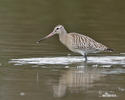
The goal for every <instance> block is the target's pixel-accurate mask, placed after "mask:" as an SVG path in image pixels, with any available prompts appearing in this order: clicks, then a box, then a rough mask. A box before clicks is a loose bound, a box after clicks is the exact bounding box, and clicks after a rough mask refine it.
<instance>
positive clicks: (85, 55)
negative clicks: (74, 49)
mask: <svg viewBox="0 0 125 100" xmlns="http://www.w3.org/2000/svg"><path fill="white" fill-rule="evenodd" d="M84 57H85V61H87V54H86V53H84Z"/></svg>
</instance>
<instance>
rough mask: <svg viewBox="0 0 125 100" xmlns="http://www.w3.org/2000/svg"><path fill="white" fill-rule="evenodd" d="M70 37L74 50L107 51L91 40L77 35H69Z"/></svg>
mask: <svg viewBox="0 0 125 100" xmlns="http://www.w3.org/2000/svg"><path fill="white" fill-rule="evenodd" d="M69 35H70V36H71V37H72V46H73V47H74V48H75V49H83V50H85V49H94V50H102V51H103V50H105V49H107V47H106V46H104V45H102V44H101V43H98V42H96V41H95V40H93V39H92V38H90V37H88V36H85V35H81V34H78V33H69Z"/></svg>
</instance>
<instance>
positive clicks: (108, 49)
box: [105, 48, 114, 52]
mask: <svg viewBox="0 0 125 100" xmlns="http://www.w3.org/2000/svg"><path fill="white" fill-rule="evenodd" d="M105 51H106V52H112V51H114V50H113V49H111V48H107V49H106V50H105Z"/></svg>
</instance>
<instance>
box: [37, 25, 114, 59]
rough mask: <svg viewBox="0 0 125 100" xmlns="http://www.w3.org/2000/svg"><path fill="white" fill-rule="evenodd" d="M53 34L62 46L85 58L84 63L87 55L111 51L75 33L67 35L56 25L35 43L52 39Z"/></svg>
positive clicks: (62, 28)
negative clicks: (57, 36) (56, 35)
mask: <svg viewBox="0 0 125 100" xmlns="http://www.w3.org/2000/svg"><path fill="white" fill-rule="evenodd" d="M55 34H58V35H59V40H60V42H61V43H62V44H64V45H65V46H66V47H67V48H68V49H69V50H71V51H72V52H75V53H79V54H81V55H83V56H84V57H85V61H87V54H88V53H98V52H111V51H113V50H112V49H110V48H108V47H107V46H105V45H103V44H101V43H98V42H96V41H95V40H93V39H92V38H90V37H88V36H86V35H82V34H79V33H75V32H71V33H67V31H66V30H65V28H64V27H63V26H62V25H57V26H56V27H55V28H54V30H53V31H52V32H51V33H50V34H49V35H47V36H46V37H44V38H42V39H40V40H39V41H37V43H40V41H41V40H44V39H47V38H49V37H52V36H53V35H55Z"/></svg>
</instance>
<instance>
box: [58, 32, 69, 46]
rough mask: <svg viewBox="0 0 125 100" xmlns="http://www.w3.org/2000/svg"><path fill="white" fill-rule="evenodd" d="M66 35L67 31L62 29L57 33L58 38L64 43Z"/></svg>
mask: <svg viewBox="0 0 125 100" xmlns="http://www.w3.org/2000/svg"><path fill="white" fill-rule="evenodd" d="M66 36H67V32H66V31H64V32H62V33H60V34H59V40H60V41H61V42H62V43H63V44H64V45H65V43H66Z"/></svg>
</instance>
